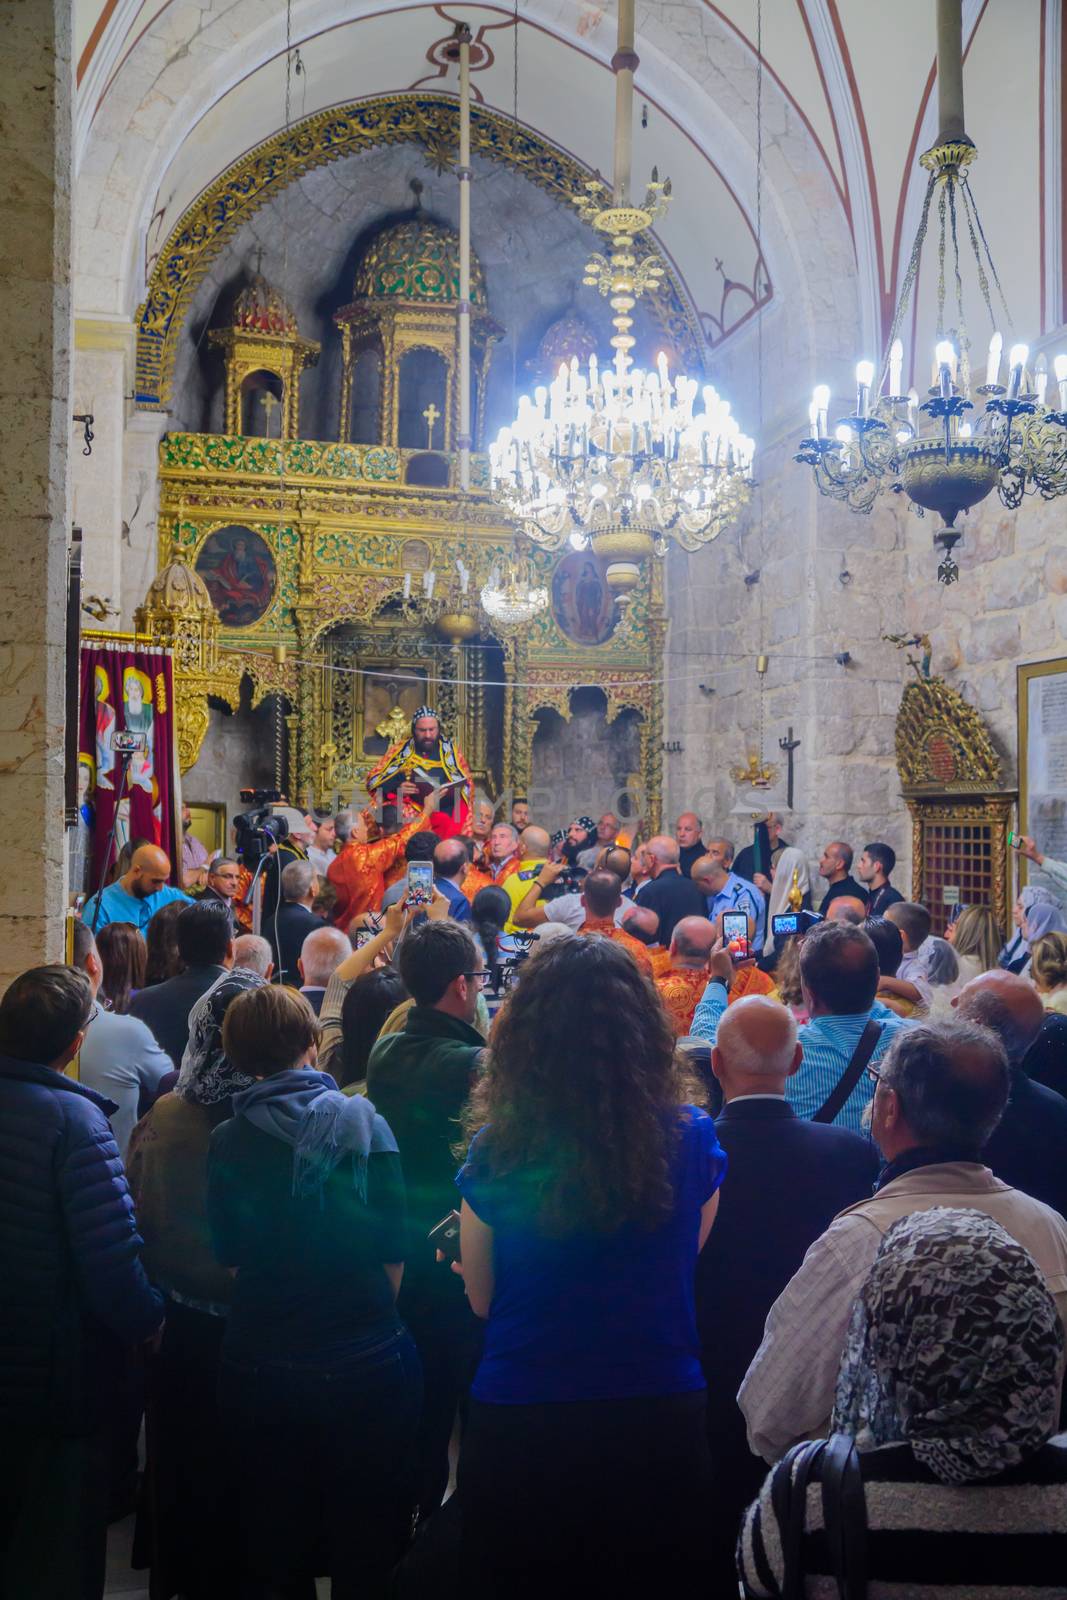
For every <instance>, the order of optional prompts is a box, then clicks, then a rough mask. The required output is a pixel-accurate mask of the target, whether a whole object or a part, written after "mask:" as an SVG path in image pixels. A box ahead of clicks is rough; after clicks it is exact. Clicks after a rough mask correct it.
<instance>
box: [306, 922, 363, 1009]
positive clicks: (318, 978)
mask: <svg viewBox="0 0 1067 1600" xmlns="http://www.w3.org/2000/svg"><path fill="white" fill-rule="evenodd" d="M351 954H352V942H351V940H350V939H349V937H348V935H347V933H342V932H341V930H340V928H330V927H325V928H312V930H311V932H310V933H309V934H308V936H307V938H306V939H305V940H304V943H303V945H302V946H301V950H300V954H299V955H298V956H297V958H296V965H297V970H298V971H299V973H300V976H301V978H302V979H303V982H302V983H301V985H300V993H301V994H302V995H303V996H304V999H305V1000H306V1001H307V1003H308V1005H309V1006H310V1007H311V1009H312V1011H314V1013H315V1015H316V1016H318V1014H319V1012H320V1011H321V1010H322V1000H323V996H324V995H325V993H326V985H327V984H328V983H329V981H330V979H331V978H332V977H333V975H334V973H335V972H336V971H337V969H338V967H339V966H340V965H341V962H342V961H347V960H348V957H349V956H350V955H351Z"/></svg>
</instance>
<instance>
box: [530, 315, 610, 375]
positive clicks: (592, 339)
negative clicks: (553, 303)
mask: <svg viewBox="0 0 1067 1600" xmlns="http://www.w3.org/2000/svg"><path fill="white" fill-rule="evenodd" d="M596 353H597V337H596V334H595V333H594V331H593V329H592V328H591V327H590V326H589V324H588V322H586V321H585V320H584V318H582V317H579V316H578V315H577V314H576V313H575V312H574V311H567V312H565V313H564V315H563V316H562V317H559V318H557V320H556V321H555V322H553V323H552V324H551V326H550V327H549V328H547V329H546V330H545V336H544V338H543V339H542V340H541V343H540V345H539V346H538V350H537V359H536V361H533V362H531V363H530V365H531V366H535V367H536V368H537V371H538V373H544V374H545V375H546V376H548V375H550V376H552V377H553V378H554V377H555V375H556V373H557V372H558V371H559V368H560V366H561V365H562V363H563V362H567V364H568V365H569V364H570V362H571V360H572V359H573V358H574V357H575V356H577V358H578V365H579V366H580V367H587V366H588V365H589V357H590V356H595V355H596Z"/></svg>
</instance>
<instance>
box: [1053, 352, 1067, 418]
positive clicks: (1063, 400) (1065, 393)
mask: <svg viewBox="0 0 1067 1600" xmlns="http://www.w3.org/2000/svg"><path fill="white" fill-rule="evenodd" d="M1052 370H1053V372H1055V374H1056V382H1057V383H1058V384H1059V387H1060V410H1061V411H1067V356H1065V355H1059V356H1057V357H1056V359H1055V361H1053V363H1052Z"/></svg>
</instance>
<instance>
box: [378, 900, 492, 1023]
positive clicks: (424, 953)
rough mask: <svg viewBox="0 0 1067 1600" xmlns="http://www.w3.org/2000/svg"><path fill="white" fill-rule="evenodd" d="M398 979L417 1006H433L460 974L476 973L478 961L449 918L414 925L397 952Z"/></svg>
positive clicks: (460, 929)
mask: <svg viewBox="0 0 1067 1600" xmlns="http://www.w3.org/2000/svg"><path fill="white" fill-rule="evenodd" d="M396 964H397V966H398V967H399V969H400V976H401V977H402V978H403V980H404V985H405V987H406V989H407V991H408V993H409V994H410V995H413V996H414V998H415V1004H416V1005H417V1006H433V1005H436V1004H437V1002H438V1000H440V998H441V996H442V995H443V994H444V992H445V990H446V989H447V988H448V986H449V984H450V983H452V982H453V981H454V980H455V979H456V978H458V977H459V975H460V974H461V973H463V972H476V971H477V970H478V965H479V960H478V952H477V950H476V949H475V945H474V940H473V939H472V938H471V936H470V934H469V933H468V932H467V930H466V928H463V927H461V926H460V924H459V923H458V922H453V921H452V920H451V918H446V919H445V920H444V921H442V922H431V921H430V920H429V918H427V919H426V921H425V922H416V923H414V924H413V925H412V926H411V927H410V928H409V929H408V930H407V932H406V933H405V934H404V937H403V939H402V940H401V941H400V948H399V950H398V951H397V957H396Z"/></svg>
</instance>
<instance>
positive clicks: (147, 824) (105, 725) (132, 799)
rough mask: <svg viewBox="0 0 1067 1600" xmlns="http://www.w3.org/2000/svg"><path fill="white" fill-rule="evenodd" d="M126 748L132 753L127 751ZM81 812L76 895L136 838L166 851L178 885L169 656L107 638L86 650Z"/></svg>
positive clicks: (80, 745)
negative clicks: (79, 876)
mask: <svg viewBox="0 0 1067 1600" xmlns="http://www.w3.org/2000/svg"><path fill="white" fill-rule="evenodd" d="M126 735H131V736H134V737H131V738H128V739H127V738H125V737H124V736H126ZM116 736H118V737H116ZM124 745H131V746H133V748H132V749H127V750H124V749H123V746H124ZM78 807H79V817H78V832H79V835H80V838H81V840H82V841H83V847H82V849H81V850H79V851H77V852H76V853H75V857H74V859H75V860H78V859H81V860H82V861H83V862H84V871H85V879H84V881H82V882H72V884H71V888H72V889H74V890H75V892H83V891H84V892H86V893H89V892H92V891H94V890H95V889H96V888H97V887H98V885H99V884H100V881H101V877H102V874H103V871H104V870H105V868H106V867H107V866H109V865H110V864H111V863H112V862H113V861H114V859H115V857H116V856H117V855H118V853H119V851H120V850H121V849H122V847H123V845H124V844H126V843H127V842H128V841H129V840H131V839H134V840H147V841H148V842H149V843H151V844H158V845H159V846H160V847H161V848H162V849H164V850H165V851H166V852H167V855H168V856H169V857H170V860H171V869H172V870H171V879H172V881H173V882H174V883H178V882H179V874H180V872H181V828H180V816H179V811H180V789H179V783H178V758H177V747H176V740H175V736H174V680H173V670H172V664H171V656H170V652H169V651H166V650H152V649H143V648H141V647H139V646H136V645H130V644H125V643H117V644H113V645H112V644H105V643H104V642H103V641H99V642H98V641H94V642H93V643H91V644H83V645H82V647H81V709H80V718H79V738H78ZM113 831H114V843H113V844H112V842H111V840H112V832H113Z"/></svg>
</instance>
